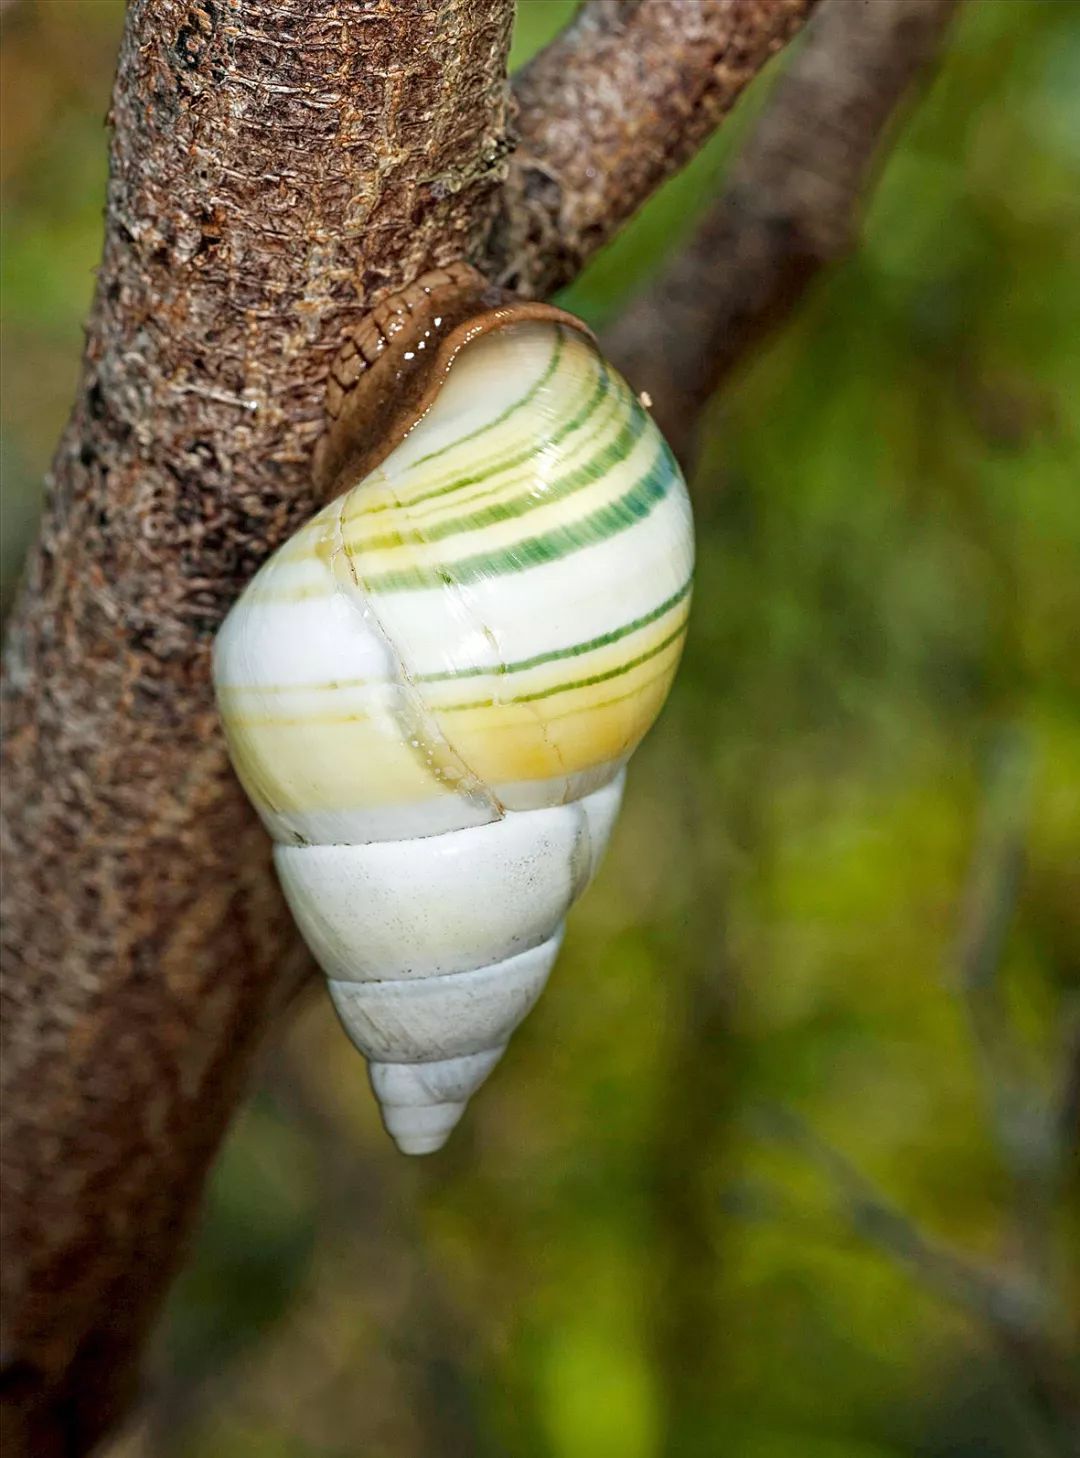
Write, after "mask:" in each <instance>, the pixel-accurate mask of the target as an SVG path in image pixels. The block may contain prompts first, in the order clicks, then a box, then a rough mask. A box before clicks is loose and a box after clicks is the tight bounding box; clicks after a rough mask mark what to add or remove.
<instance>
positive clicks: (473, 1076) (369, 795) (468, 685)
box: [214, 314, 693, 1154]
mask: <svg viewBox="0 0 1080 1458" xmlns="http://www.w3.org/2000/svg"><path fill="white" fill-rule="evenodd" d="M349 459H350V458H349V457H348V454H347V452H345V453H343V452H342V451H341V449H340V447H338V448H336V455H335V461H336V463H337V469H338V474H337V476H336V483H337V486H338V489H339V491H340V494H339V495H338V496H337V497H336V498H335V499H334V500H333V501H332V502H331V503H330V504H329V505H328V506H326V507H325V508H324V509H323V510H322V511H320V512H319V513H318V514H317V515H316V516H315V517H314V518H313V519H312V520H311V521H310V522H308V523H307V524H306V525H305V526H303V527H301V528H300V529H299V530H298V531H297V532H296V533H295V534H294V536H293V537H292V538H291V539H290V540H289V541H288V542H286V543H285V545H284V546H282V547H281V548H280V549H279V550H278V552H277V553H276V554H275V555H274V556H273V557H271V558H270V560H269V561H268V562H267V563H266V564H265V565H264V566H263V568H262V569H261V570H260V571H259V573H258V574H257V575H256V577H255V578H254V579H253V581H252V582H251V583H250V584H249V586H248V588H247V589H246V590H245V592H244V593H243V594H242V596H241V597H240V599H239V600H238V602H237V604H236V605H235V607H234V608H233V610H232V612H231V613H230V614H229V617H228V618H227V620H226V622H225V624H224V625H223V627H222V629H221V632H220V634H219V636H218V640H217V643H216V645H215V654H214V674H215V682H216V688H217V695H218V701H219V705H220V709H221V715H222V719H223V722H224V725H225V729H226V734H227V738H228V743H229V748H230V752H231V755H232V759H233V763H234V765H235V767H236V770H237V773H238V775H239V777H240V779H241V781H242V783H243V784H244V787H245V789H246V790H247V792H248V794H249V796H250V798H251V799H252V801H253V803H254V804H255V806H256V808H257V809H258V811H259V814H260V815H261V816H262V819H263V821H264V823H265V824H266V827H267V829H268V830H269V832H270V834H271V836H272V837H273V839H274V841H275V848H274V859H275V863H276V866H277V870H278V875H279V877H280V880H281V883H282V886H283V889H284V891H285V895H286V897H287V899H288V901H289V904H290V906H291V908H292V911H293V914H294V916H295V917H296V920H297V922H298V924H299V927H300V930H301V932H302V933H303V935H304V937H305V939H306V940H307V942H308V944H309V946H310V947H311V950H312V952H313V953H314V955H315V957H316V960H317V961H318V962H319V964H320V966H321V967H322V969H323V971H324V973H325V974H326V976H327V979H328V982H329V989H330V994H331V997H332V999H333V1002H334V1005H335V1007H336V1009H337V1011H338V1014H339V1016H340V1017H341V1020H342V1022H343V1024H344V1025H345V1028H346V1030H347V1031H348V1033H349V1036H350V1037H351V1038H352V1040H353V1041H354V1043H356V1045H357V1047H359V1048H360V1050H361V1051H362V1052H363V1053H364V1054H365V1056H366V1057H367V1059H368V1062H369V1065H370V1074H371V1083H372V1087H373V1089H374V1091H375V1094H376V1097H377V1098H378V1100H379V1103H380V1106H381V1109H382V1113H383V1118H384V1122H385V1124H386V1127H387V1129H388V1131H389V1132H390V1134H391V1135H392V1136H393V1138H394V1139H395V1140H396V1142H397V1144H398V1146H399V1148H401V1149H402V1150H403V1151H404V1152H406V1153H410V1154H422V1153H428V1152H430V1151H431V1150H434V1149H437V1148H439V1147H440V1146H441V1145H442V1144H443V1143H444V1142H445V1140H446V1138H447V1136H448V1135H449V1133H450V1131H451V1129H452V1128H453V1127H454V1125H455V1124H456V1123H457V1121H458V1119H459V1118H460V1116H461V1113H462V1111H463V1109H464V1108H465V1105H466V1103H467V1101H468V1099H469V1097H470V1096H471V1094H472V1093H473V1092H474V1091H475V1090H476V1089H477V1088H478V1087H479V1085H480V1084H481V1083H482V1082H483V1081H484V1079H486V1078H487V1076H488V1074H489V1073H490V1072H491V1070H492V1069H493V1068H494V1066H495V1064H496V1063H497V1062H498V1060H499V1058H500V1057H501V1055H502V1053H503V1051H504V1049H505V1047H506V1044H507V1041H508V1040H509V1038H510V1036H511V1034H512V1033H513V1031H514V1029H515V1028H516V1027H517V1025H518V1024H519V1023H520V1021H521V1020H522V1018H524V1016H525V1015H526V1014H527V1012H528V1011H529V1009H530V1008H531V1007H532V1006H533V1004H534V1003H535V1001H536V999H537V998H538V997H539V995H540V993H541V991H542V989H543V987H544V984H545V982H546V981H547V978H548V975H549V973H550V972H551V968H552V966H553V964H554V961H555V958H556V955H557V952H558V948H559V944H560V941H561V938H562V934H563V928H564V924H565V919H566V915H567V912H568V910H569V908H570V906H571V905H572V903H573V902H574V901H575V900H576V898H577V897H578V896H579V895H580V894H581V892H582V891H583V890H584V888H585V886H586V884H587V883H588V881H589V879H590V877H591V876H592V874H593V873H594V871H595V869H596V866H597V864H598V863H599V860H600V857H601V855H602V854H603V850H604V847H605V846H606V844H607V840H608V837H609V835H610V832H611V828H612V825H613V824H614V821H615V818H616V815H617V813H618V808H619V803H620V799H621V795H622V789H623V782H624V767H625V764H626V761H627V759H628V758H629V756H630V754H631V753H632V752H633V750H634V748H635V747H636V745H637V744H638V742H639V741H640V739H641V737H642V736H643V734H644V733H645V732H646V731H647V729H648V728H649V726H650V724H651V723H652V721H653V720H654V718H655V717H656V715H657V713H658V712H659V710H660V707H661V705H662V703H663V700H664V698H665V696H666V694H667V690H668V688H669V686H670V683H671V680H672V677H673V675H674V672H675V668H676V665H677V662H678V658H679V654H680V651H681V647H682V642H683V637H684V634H685V629H686V618H687V612H688V609H689V596H690V576H691V569H692V558H693V543H692V531H691V525H690V511H689V503H688V500H687V497H686V491H685V487H684V485H683V482H682V479H681V477H680V475H679V472H678V468H677V467H676V465H675V462H674V460H673V458H672V456H671V453H670V451H669V450H668V449H667V446H666V445H665V443H664V441H663V439H662V437H661V436H660V434H659V432H658V431H657V429H656V427H655V425H654V424H653V422H652V420H651V419H650V417H649V416H648V415H647V413H646V412H645V410H644V409H643V408H642V406H641V404H640V402H639V401H638V400H637V399H636V398H635V396H634V395H633V393H632V392H631V390H630V389H629V387H628V386H627V385H626V384H625V382H624V381H623V380H622V379H621V378H620V377H619V376H618V375H617V374H616V373H615V372H614V371H613V370H612V369H611V368H610V366H608V365H607V364H606V363H605V361H604V360H603V359H602V357H601V356H600V354H599V353H598V352H597V350H596V348H595V346H594V345H593V343H592V342H591V340H590V339H589V338H588V337H587V336H586V335H585V334H583V333H581V332H580V331H579V330H578V329H576V328H571V327H570V326H569V325H567V324H565V323H563V322H561V320H560V319H559V318H558V317H535V316H529V317H527V318H524V319H516V318H515V317H514V316H513V315H512V314H510V315H508V317H507V318H505V319H503V320H502V321H501V322H500V323H499V325H498V327H497V328H489V329H487V330H484V331H481V332H479V333H478V334H477V335H476V336H475V337H470V338H468V339H467V340H466V341H465V343H464V345H463V346H460V347H458V348H456V349H455V351H454V354H453V358H452V361H451V362H450V363H449V364H448V365H447V366H446V369H445V371H444V375H443V378H442V381H441V384H440V386H439V388H438V390H437V392H436V393H435V394H434V395H433V397H432V398H431V400H430V401H429V402H428V403H426V404H425V405H424V409H423V412H422V414H421V415H420V418H419V419H418V421H417V423H415V424H414V425H413V427H412V429H411V430H409V431H408V433H407V434H405V435H404V436H403V437H402V438H400V439H399V440H398V441H397V443H396V444H395V445H394V446H393V448H392V449H391V450H390V452H389V454H386V455H385V457H384V458H383V459H382V462H381V464H380V465H378V466H377V467H376V468H375V469H373V470H372V469H366V470H365V471H364V473H363V474H357V471H358V470H359V469H360V465H359V463H358V462H354V464H353V466H350V464H349ZM369 459H370V457H369Z"/></svg>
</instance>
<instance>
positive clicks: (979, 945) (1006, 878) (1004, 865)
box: [956, 730, 1077, 1281]
mask: <svg viewBox="0 0 1080 1458" xmlns="http://www.w3.org/2000/svg"><path fill="white" fill-rule="evenodd" d="M1033 769H1034V767H1033V764H1032V755H1031V747H1030V745H1029V744H1028V743H1027V741H1026V740H1025V739H1024V738H1023V736H1022V735H1021V733H1020V732H1019V731H1018V730H1012V731H1003V732H1001V733H999V734H998V735H997V737H996V739H995V740H994V742H993V743H992V745H991V748H990V755H989V763H988V767H987V771H986V787H985V792H984V795H983V806H982V813H981V816H980V823H979V828H978V831H977V836H976V842H975V847H974V850H973V853H972V861H971V868H970V871H969V874H968V885H967V889H966V892H965V896H964V902H963V907H962V911H961V923H960V933H959V937H958V940H957V949H956V987H957V991H958V993H959V995H960V997H961V999H962V1001H963V1005H964V1009H965V1011H966V1014H967V1017H968V1021H969V1025H970V1028H971V1034H972V1038H973V1041H974V1044H975V1050H976V1056H977V1058H978V1060H979V1065H980V1067H981V1070H982V1076H983V1091H984V1101H985V1105H986V1110H987V1114H988V1116H989V1118H990V1121H991V1126H992V1128H993V1130H994V1133H995V1135H996V1138H997V1144H998V1149H999V1152H1000V1155H1001V1161H1002V1164H1003V1166H1004V1168H1005V1169H1006V1170H1007V1171H1008V1174H1009V1177H1010V1179H1011V1182H1012V1186H1013V1192H1014V1207H1015V1209H1014V1223H1015V1227H1016V1235H1017V1239H1018V1240H1019V1242H1020V1244H1021V1247H1022V1248H1023V1250H1024V1254H1025V1258H1026V1260H1027V1263H1028V1265H1029V1266H1030V1267H1031V1269H1032V1270H1033V1271H1035V1272H1037V1273H1038V1275H1039V1276H1040V1278H1041V1279H1043V1280H1044V1281H1052V1280H1053V1279H1054V1278H1055V1276H1056V1275H1057V1274H1059V1273H1057V1272H1055V1271H1054V1270H1053V1268H1052V1266H1051V1265H1050V1254H1051V1251H1052V1249H1053V1242H1052V1237H1051V1230H1050V1222H1051V1221H1052V1219H1053V1212H1054V1201H1055V1196H1056V1194H1057V1192H1058V1190H1059V1188H1060V1186H1061V1182H1062V1180H1063V1178H1064V1175H1065V1172H1066V1167H1067V1161H1068V1160H1069V1158H1070V1157H1071V1156H1075V1153H1076V1148H1077V1143H1076V1141H1077V1128H1076V1126H1075V1124H1073V1126H1072V1127H1071V1128H1070V1126H1069V1094H1068V1090H1069V1088H1070V1086H1071V1077H1074V1076H1075V1074H1072V1075H1070V1069H1071V1065H1072V1063H1073V1060H1074V1059H1075V1050H1074V1049H1073V1048H1072V1046H1071V1043H1070V1040H1069V1036H1068V1033H1067V1034H1066V1037H1065V1038H1064V1039H1063V1044H1064V1046H1063V1057H1062V1063H1063V1067H1065V1069H1066V1072H1065V1076H1064V1079H1062V1078H1060V1077H1056V1078H1053V1079H1051V1080H1050V1087H1049V1088H1047V1087H1045V1086H1043V1085H1040V1081H1039V1079H1038V1076H1037V1072H1036V1070H1035V1069H1034V1068H1033V1067H1032V1058H1031V1055H1030V1053H1028V1052H1027V1050H1025V1048H1024V1046H1023V1043H1022V1040H1021V1038H1020V1036H1019V1033H1018V1031H1017V1029H1016V1027H1015V1026H1014V1024H1013V1022H1012V1020H1011V1017H1010V1005H1009V998H1008V994H1007V989H1006V988H1005V987H1004V986H1003V985H1002V980H1001V965H1002V958H1003V955H1004V951H1005V944H1006V939H1007V937H1008V934H1009V928H1010V926H1011V923H1012V920H1013V915H1014V912H1015V909H1016V899H1017V894H1018V891H1019V886H1020V881H1021V877H1022V875H1023V869H1024V843H1025V837H1026V833H1027V825H1028V817H1029V813H1030V803H1031V789H1032V776H1033ZM1045 1082H1046V1080H1044V1081H1043V1084H1045ZM1062 1090H1063V1091H1064V1092H1062Z"/></svg>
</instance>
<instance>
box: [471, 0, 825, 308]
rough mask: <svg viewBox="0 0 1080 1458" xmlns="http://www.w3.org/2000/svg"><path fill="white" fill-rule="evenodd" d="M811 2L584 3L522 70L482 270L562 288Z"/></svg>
mask: <svg viewBox="0 0 1080 1458" xmlns="http://www.w3.org/2000/svg"><path fill="white" fill-rule="evenodd" d="M815 3H816V0H589V3H588V4H586V5H584V6H583V7H582V9H581V10H580V12H579V13H578V15H577V16H576V18H575V20H574V22H573V24H572V25H570V26H569V27H568V28H567V29H566V30H565V31H564V32H563V34H562V35H560V36H559V37H558V38H557V39H556V40H555V41H554V42H552V44H551V45H549V46H548V47H547V48H546V49H545V50H544V51H542V52H541V53H540V55H539V56H537V57H536V58H535V59H534V60H533V61H532V62H531V63H530V64H529V65H528V66H527V67H526V68H525V69H524V71H522V72H521V74H520V75H519V76H518V77H517V78H516V80H515V83H514V96H515V98H516V101H517V106H518V120H517V131H518V145H517V148H516V150H515V152H514V156H513V158H512V160H511V165H510V174H509V176H508V178H507V181H506V185H505V187H504V188H503V192H502V204H501V209H500V212H499V214H498V217H497V219H496V226H495V229H494V232H493V234H492V239H491V243H490V245H489V267H490V269H491V272H492V273H493V275H494V276H495V277H496V278H498V280H499V281H500V282H502V283H504V284H506V285H507V286H509V287H512V288H516V289H519V290H520V291H521V292H522V293H525V294H528V295H530V296H532V295H541V296H542V295H545V294H548V293H551V292H552V291H553V290H554V289H557V288H559V287H561V285H563V284H565V283H568V282H569V281H570V280H571V279H572V278H573V277H574V275H575V274H576V273H577V272H578V271H579V270H580V268H581V266H582V264H583V263H584V262H585V261H586V260H587V259H588V258H590V257H591V256H592V254H593V253H595V252H596V250H597V249H598V248H599V247H601V245H602V244H604V243H606V242H607V240H608V239H609V238H610V237H611V236H612V234H614V233H615V232H616V231H617V230H618V228H619V227H620V226H621V225H622V223H624V222H625V221H626V219H627V218H628V217H629V216H630V215H631V214H632V213H634V212H636V211H637V209H638V208H639V207H640V206H641V204H642V203H643V202H645V200H646V199H647V198H648V197H649V196H650V195H651V194H652V193H653V192H654V191H655V190H656V188H657V187H658V186H659V185H660V183H661V182H663V181H664V179H665V178H667V177H669V176H670V175H671V174H672V173H673V172H675V171H677V170H678V168H679V167H681V166H682V164H683V163H684V162H685V161H686V160H687V159H688V158H689V157H691V156H692V155H693V153H694V152H696V151H697V149H698V148H699V147H700V146H701V144H702V143H703V142H704V141H705V140H706V138H707V137H708V136H709V135H710V134H711V133H712V132H713V131H714V130H715V129H716V127H717V125H718V124H719V122H720V121H721V120H722V119H723V117H724V116H725V115H726V113H727V112H728V111H730V109H731V107H732V106H733V105H734V104H735V102H736V100H737V99H738V97H739V96H740V95H741V93H742V91H743V89H744V88H745V86H746V85H747V84H748V83H749V82H750V81H752V80H753V78H754V77H755V76H756V75H757V73H758V72H759V71H760V70H761V68H762V66H764V65H765V63H766V61H767V60H768V59H769V57H770V56H771V55H772V54H773V53H774V52H776V51H778V50H779V49H780V48H781V46H783V44H784V43H785V41H787V40H789V39H790V38H791V36H792V35H794V33H795V31H796V30H797V29H798V28H799V26H800V25H801V24H802V22H803V20H804V19H805V17H806V15H807V14H808V13H809V11H810V10H811V9H812V8H813V6H814V4H815Z"/></svg>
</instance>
